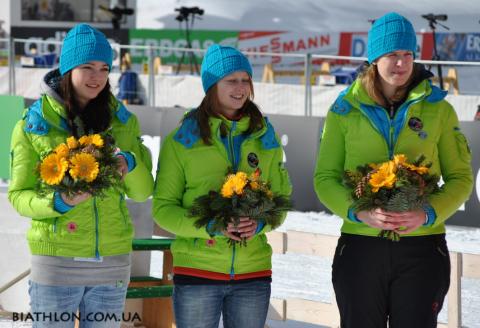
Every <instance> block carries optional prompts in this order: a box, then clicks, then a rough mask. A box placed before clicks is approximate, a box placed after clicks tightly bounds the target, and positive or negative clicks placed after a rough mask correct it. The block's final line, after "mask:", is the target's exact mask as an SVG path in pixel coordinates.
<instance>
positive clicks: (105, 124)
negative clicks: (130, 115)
mask: <svg viewBox="0 0 480 328" xmlns="http://www.w3.org/2000/svg"><path fill="white" fill-rule="evenodd" d="M60 92H61V96H62V98H63V100H64V102H65V109H66V110H67V116H68V117H67V122H68V125H69V127H70V129H71V131H72V134H73V135H74V136H75V137H80V136H82V135H84V134H90V133H100V132H104V131H105V130H107V129H108V128H109V127H110V124H111V122H112V106H113V97H112V96H111V92H110V83H109V81H108V79H107V84H106V85H105V87H104V88H103V90H102V91H100V93H99V94H98V95H97V97H95V98H94V99H92V100H90V101H89V102H88V103H87V105H86V106H85V108H83V109H82V108H80V106H79V104H78V100H77V99H76V96H75V90H74V87H73V83H72V71H69V72H67V73H66V74H65V75H64V76H63V78H62V81H61V83H60Z"/></svg>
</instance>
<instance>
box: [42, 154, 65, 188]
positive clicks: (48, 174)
mask: <svg viewBox="0 0 480 328" xmlns="http://www.w3.org/2000/svg"><path fill="white" fill-rule="evenodd" d="M67 169H68V162H67V160H66V159H65V158H64V157H62V156H59V155H57V154H55V153H53V154H50V155H48V156H47V157H45V158H44V159H43V161H42V163H41V164H40V177H41V178H42V180H43V181H45V183H47V184H49V185H58V184H59V183H60V182H61V181H62V179H63V177H64V176H65V171H67Z"/></svg>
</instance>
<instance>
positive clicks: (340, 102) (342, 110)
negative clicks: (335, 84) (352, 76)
mask: <svg viewBox="0 0 480 328" xmlns="http://www.w3.org/2000/svg"><path fill="white" fill-rule="evenodd" d="M348 90H349V88H346V89H345V90H343V91H342V92H340V94H339V95H338V97H337V99H336V100H335V102H334V103H333V105H332V107H330V110H331V111H332V112H334V113H336V114H340V115H347V114H348V113H350V110H351V109H352V105H351V104H350V103H349V102H348V101H346V100H345V99H344V98H345V95H346V94H347V92H348Z"/></svg>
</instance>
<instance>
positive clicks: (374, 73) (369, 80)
mask: <svg viewBox="0 0 480 328" xmlns="http://www.w3.org/2000/svg"><path fill="white" fill-rule="evenodd" d="M420 71H421V66H420V65H417V64H415V63H414V64H413V70H412V74H410V77H409V78H408V80H407V82H406V83H405V84H404V85H402V86H400V87H398V88H397V90H396V91H395V94H394V95H393V96H392V97H391V98H389V99H387V97H386V96H385V95H384V94H383V92H382V84H381V82H380V73H378V68H377V65H375V64H366V67H364V69H363V71H362V72H361V73H360V76H359V79H360V81H361V82H362V85H363V87H364V88H365V91H366V92H367V94H368V96H369V97H370V98H372V99H373V101H375V102H376V103H377V104H378V105H380V106H382V107H384V108H388V107H389V105H390V104H391V103H398V102H401V101H403V100H404V99H405V98H406V97H407V94H408V92H409V91H410V89H411V85H412V83H413V81H415V80H416V77H417V76H418V75H419V74H420Z"/></svg>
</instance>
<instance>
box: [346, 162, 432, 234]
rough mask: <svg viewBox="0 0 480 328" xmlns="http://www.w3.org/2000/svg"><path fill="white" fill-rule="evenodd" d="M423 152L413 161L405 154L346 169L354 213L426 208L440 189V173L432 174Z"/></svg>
mask: <svg viewBox="0 0 480 328" xmlns="http://www.w3.org/2000/svg"><path fill="white" fill-rule="evenodd" d="M424 161H425V156H423V155H421V156H420V157H419V158H418V159H417V160H415V161H414V162H413V163H408V162H407V157H406V156H405V155H403V154H399V155H395V156H394V158H393V160H390V161H388V162H384V163H380V164H367V165H364V166H360V167H358V168H357V171H355V172H352V171H345V174H344V185H346V186H347V187H349V188H351V189H352V198H353V205H352V209H353V210H354V211H355V212H359V211H364V210H367V211H368V210H372V209H375V208H381V209H383V210H385V211H390V212H406V211H412V210H417V209H421V208H423V207H424V206H425V205H426V204H428V197H429V196H430V195H432V194H433V193H435V192H437V191H438V190H439V187H438V181H439V179H440V178H439V176H438V175H434V174H430V173H429V172H428V171H429V168H430V167H431V163H426V164H425V163H424ZM379 236H380V237H385V238H388V239H391V240H395V241H398V240H399V239H400V236H399V234H398V233H396V232H394V231H390V230H382V231H381V232H380V234H379Z"/></svg>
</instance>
